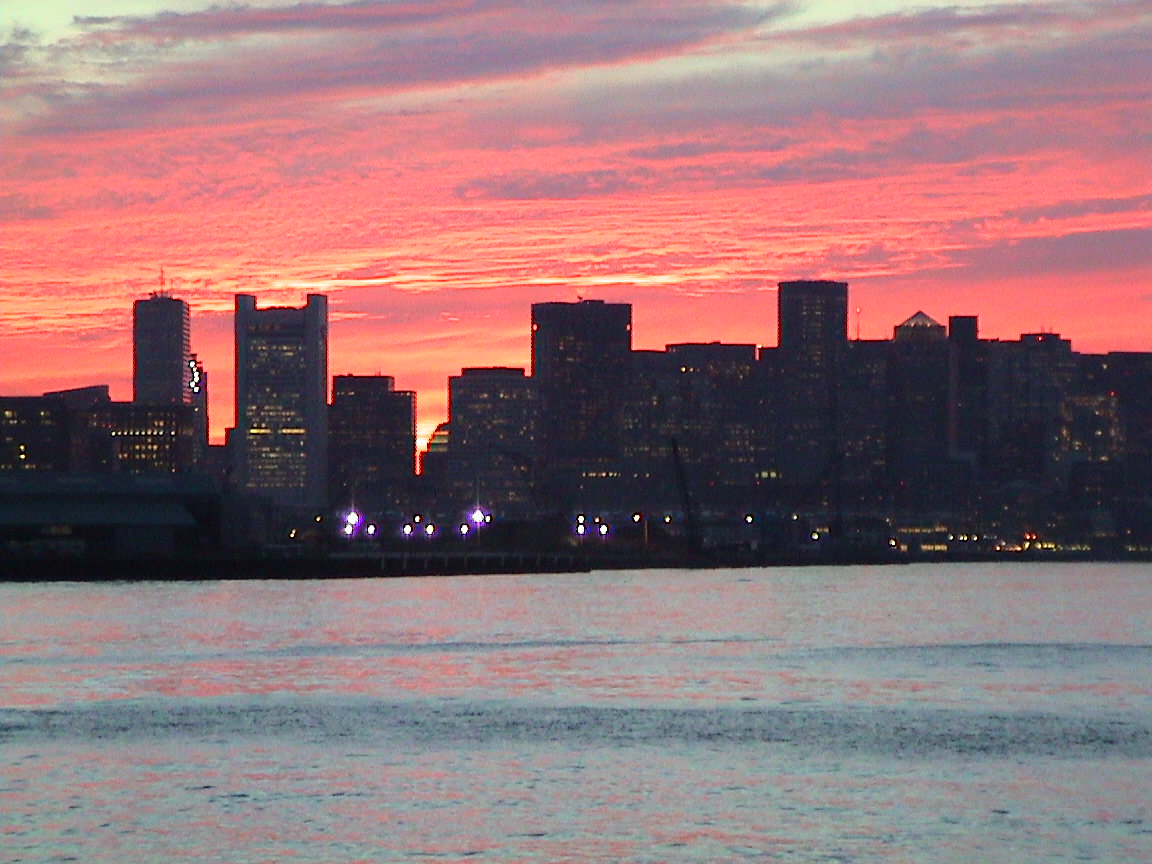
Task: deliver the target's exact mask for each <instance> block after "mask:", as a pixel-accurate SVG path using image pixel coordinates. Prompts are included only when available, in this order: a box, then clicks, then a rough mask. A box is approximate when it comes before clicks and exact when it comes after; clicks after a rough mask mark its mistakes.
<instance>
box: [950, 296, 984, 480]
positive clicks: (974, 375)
mask: <svg viewBox="0 0 1152 864" xmlns="http://www.w3.org/2000/svg"><path fill="white" fill-rule="evenodd" d="M948 344H949V345H950V346H951V360H950V362H951V368H950V370H949V389H950V391H951V392H950V396H949V417H948V444H949V450H950V452H951V455H952V458H954V459H959V460H961V461H963V462H966V463H968V464H969V465H970V466H971V467H972V469H973V470H979V468H980V466H981V465H983V463H984V462H985V461H986V460H987V458H988V345H989V343H988V342H987V341H986V340H983V339H981V338H980V336H979V326H978V321H977V318H976V316H975V315H952V316H950V317H949V318H948Z"/></svg>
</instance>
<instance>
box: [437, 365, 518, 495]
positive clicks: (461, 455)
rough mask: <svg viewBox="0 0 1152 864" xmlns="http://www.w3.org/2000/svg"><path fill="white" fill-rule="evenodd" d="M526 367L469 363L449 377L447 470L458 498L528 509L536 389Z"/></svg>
mask: <svg viewBox="0 0 1152 864" xmlns="http://www.w3.org/2000/svg"><path fill="white" fill-rule="evenodd" d="M533 384H534V382H533V380H532V379H531V378H526V377H525V375H524V370H523V369H510V368H506V367H486V368H469V369H463V370H461V372H460V374H459V375H454V376H452V377H451V378H449V379H448V422H449V423H450V424H451V429H452V434H451V437H450V438H449V439H448V460H449V473H450V475H451V479H452V486H453V491H454V492H455V494H456V496H457V499H458V501H459V503H461V504H462V505H463V504H477V505H480V506H481V507H483V508H486V509H492V510H495V511H497V512H499V513H501V514H509V513H511V514H516V515H523V514H525V513H527V512H529V510H530V503H531V500H532V488H531V481H532V472H533V468H534V464H535V442H536V419H537V418H536V391H535V388H534V386H533Z"/></svg>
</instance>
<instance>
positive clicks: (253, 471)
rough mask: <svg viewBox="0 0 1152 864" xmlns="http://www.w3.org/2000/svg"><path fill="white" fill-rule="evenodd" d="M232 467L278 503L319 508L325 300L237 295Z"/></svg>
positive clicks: (246, 484) (323, 474) (324, 434)
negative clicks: (272, 300) (290, 303)
mask: <svg viewBox="0 0 1152 864" xmlns="http://www.w3.org/2000/svg"><path fill="white" fill-rule="evenodd" d="M235 328H236V430H235V432H234V433H233V436H232V440H233V442H234V444H235V446H236V448H237V450H236V456H237V459H236V467H237V469H238V474H239V480H240V484H241V486H242V488H244V489H246V490H247V491H249V492H251V493H253V494H256V495H260V496H263V497H265V498H267V499H268V500H269V501H270V502H271V503H273V504H274V505H275V506H277V507H279V508H281V509H296V508H307V509H315V508H319V507H323V506H324V504H325V502H326V498H327V491H328V490H327V464H328V405H327V400H326V395H327V381H328V298H327V297H325V296H323V295H321V294H309V295H308V302H307V305H305V306H304V307H301V308H294V307H270V308H267V309H257V308H256V298H255V297H253V296H251V295H249V294H237V295H236V319H235Z"/></svg>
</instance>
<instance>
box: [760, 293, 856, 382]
mask: <svg viewBox="0 0 1152 864" xmlns="http://www.w3.org/2000/svg"><path fill="white" fill-rule="evenodd" d="M776 296H777V309H778V312H779V315H778V322H777V324H778V327H779V345H780V350H781V352H783V353H784V354H786V355H791V356H793V357H796V358H797V359H802V361H803V362H804V363H805V364H807V365H810V366H813V367H817V368H821V369H822V368H826V367H827V366H828V365H829V364H830V363H832V362H834V361H835V360H836V359H838V358H839V356H840V355H841V354H842V352H843V350H844V344H845V343H846V342H847V341H848V283H847V282H832V281H829V280H826V279H814V280H812V279H801V280H797V281H792V282H781V283H779V293H778V294H777V295H776Z"/></svg>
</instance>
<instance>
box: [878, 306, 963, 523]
mask: <svg viewBox="0 0 1152 864" xmlns="http://www.w3.org/2000/svg"><path fill="white" fill-rule="evenodd" d="M949 367H950V351H949V345H948V337H947V334H946V332H945V330H944V325H942V324H940V323H938V322H936V321H934V320H933V319H932V318H931V317H929V316H928V315H925V314H924V313H923V312H917V313H916V314H915V315H913V316H912V317H911V318H909V319H908V320H906V321H904V322H903V323H901V324H899V325H897V326H896V328H895V330H894V333H893V339H892V344H891V347H890V350H889V358H888V451H887V463H888V472H889V478H890V480H891V483H892V490H893V496H894V501H895V503H896V504H897V505H898V506H902V507H911V508H920V509H923V508H931V507H933V506H934V505H939V504H941V503H942V502H944V501H945V498H944V495H945V493H946V490H947V481H948V480H949V479H950V477H949V474H948V471H947V467H948V459H949V448H948V440H949V439H948V419H949V410H948V405H949V377H950V376H949Z"/></svg>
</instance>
